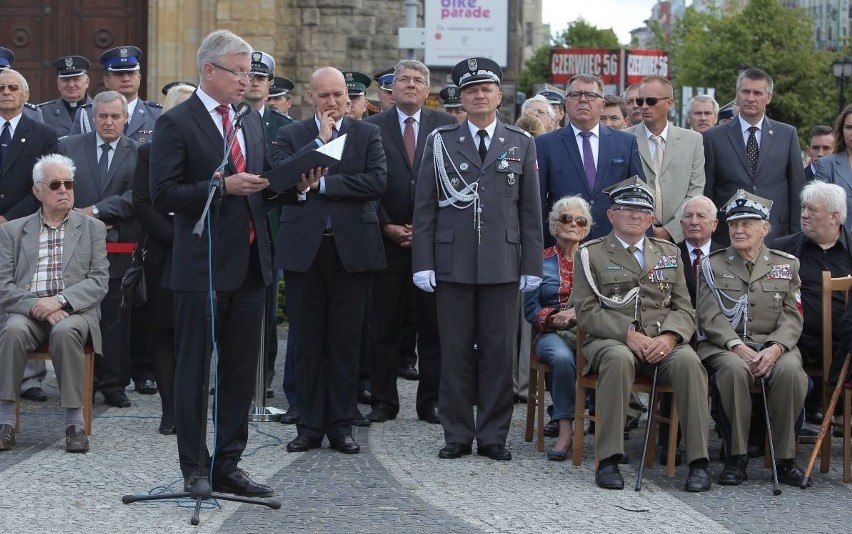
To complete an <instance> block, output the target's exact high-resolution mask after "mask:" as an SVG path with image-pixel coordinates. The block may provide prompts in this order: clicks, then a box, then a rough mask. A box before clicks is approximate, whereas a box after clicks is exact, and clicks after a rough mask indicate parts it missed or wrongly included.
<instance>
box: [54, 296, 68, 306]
mask: <svg viewBox="0 0 852 534" xmlns="http://www.w3.org/2000/svg"><path fill="white" fill-rule="evenodd" d="M56 300H58V301H59V304H62V307H63V308H67V307H68V299H66V298H65V295H63V294H62V293H57V294H56Z"/></svg>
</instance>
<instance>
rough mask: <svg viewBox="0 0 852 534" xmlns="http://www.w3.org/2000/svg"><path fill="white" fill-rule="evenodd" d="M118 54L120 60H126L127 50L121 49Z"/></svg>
mask: <svg viewBox="0 0 852 534" xmlns="http://www.w3.org/2000/svg"><path fill="white" fill-rule="evenodd" d="M118 53H119V54H120V55H121V57H122V59H126V58H127V49H126V48H122V49H121V50H119V51H118Z"/></svg>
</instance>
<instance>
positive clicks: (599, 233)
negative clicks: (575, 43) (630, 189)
mask: <svg viewBox="0 0 852 534" xmlns="http://www.w3.org/2000/svg"><path fill="white" fill-rule="evenodd" d="M603 106H604V97H603V82H602V81H601V79H600V78H598V77H597V76H593V75H591V74H577V75H576V76H574V77H572V78H571V80H570V81H569V82H568V93H567V95H566V96H565V107H566V110H567V114H568V124H567V125H565V127H564V128H559V129H558V130H555V131H553V132H551V133H548V134H544V135H542V136H539V137H537V138H536V140H535V144H536V151H537V153H538V174H539V180H540V184H541V185H540V192H541V203H542V210H541V211H542V213H543V214H547V213H550V208H551V207H552V206H553V203H554V202H556V201H557V200H559V199H560V198H562V197H564V196H567V195H579V196H581V197H583V198H584V199H585V200H586V201H587V202H588V203H589V204H590V205H591V207H592V220H593V221H594V225H593V226H592V231H591V233H590V235H589V238H591V239H594V238H597V237H603V236H605V235H606V234H608V233H609V232H610V230H612V224H610V222H609V221H608V220H607V216H606V212H607V209H606V208H607V205H608V199H607V196H606V194H605V193H604V189H606V188H607V187H610V186H613V185H615V184H617V183H619V182H621V181H623V180H624V179H626V178H629V177H631V176H639V177H640V178H642V179H644V178H645V173H644V171H643V170H642V162H641V161H640V159H639V148H638V147H637V144H636V138H635V137H634V136H632V135H631V134H629V133H625V132H620V131H616V130H612V129H610V128H607V127H606V126H602V125H601V124H600V119H601V112H602V111H603ZM542 225H543V227H544V228H546V227H547V225H546V224H545V221H544V220H542ZM544 240H545V246H550V245H552V244H553V243H554V241H553V237H552V236H549V235H547V236H545V237H544Z"/></svg>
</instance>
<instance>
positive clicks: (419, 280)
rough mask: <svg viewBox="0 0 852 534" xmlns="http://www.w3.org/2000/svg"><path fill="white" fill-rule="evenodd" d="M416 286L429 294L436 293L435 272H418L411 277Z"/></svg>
mask: <svg viewBox="0 0 852 534" xmlns="http://www.w3.org/2000/svg"><path fill="white" fill-rule="evenodd" d="M411 278H412V280H413V281H414V285H416V286H417V287H418V288H420V289H422V290H423V291H425V292H427V293H432V292H434V291H435V284H436V282H435V271H417V272H416V273H414V276H412V277H411Z"/></svg>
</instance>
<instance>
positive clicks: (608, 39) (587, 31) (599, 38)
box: [518, 18, 620, 95]
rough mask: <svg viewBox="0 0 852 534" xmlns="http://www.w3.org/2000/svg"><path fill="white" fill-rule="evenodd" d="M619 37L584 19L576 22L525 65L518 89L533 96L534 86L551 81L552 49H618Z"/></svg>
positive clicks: (537, 51) (537, 52) (540, 49)
mask: <svg viewBox="0 0 852 534" xmlns="http://www.w3.org/2000/svg"><path fill="white" fill-rule="evenodd" d="M619 46H620V45H619V44H618V37H616V35H615V33H614V32H613V31H612V30H611V29H609V30H601V29H600V28H598V27H597V26H593V25H591V24H589V23H588V22H586V21H585V20H583V19H582V18H580V19H577V20H575V21H574V22H572V23H571V24H569V25H568V27H567V28H566V29H565V30H564V31H563V32H562V33H561V34H559V35H557V36H555V37H553V38H552V39H551V42H550V43H547V44H544V45H542V46H541V47H540V48H539V49H538V50H536V51H535V53H534V54H533V56H532V57H531V58H530V59H528V60H527V62H526V63H524V68H523V69H522V70H521V74H520V76H519V77H518V89H519V90H520V91H523V92H525V93H526V94H527V95H531V94H532V90H533V85H535V84H537V83H545V82H547V81H548V80H549V79H550V49H551V48H618V47H619Z"/></svg>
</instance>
